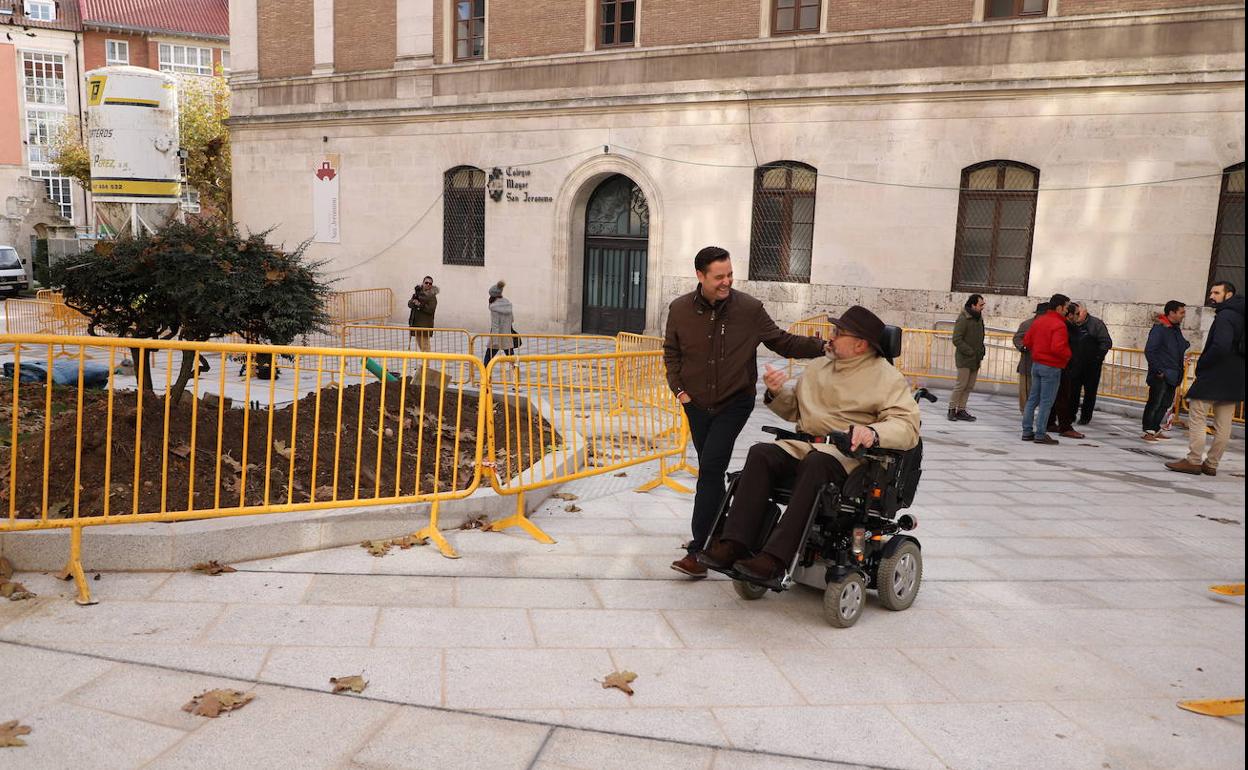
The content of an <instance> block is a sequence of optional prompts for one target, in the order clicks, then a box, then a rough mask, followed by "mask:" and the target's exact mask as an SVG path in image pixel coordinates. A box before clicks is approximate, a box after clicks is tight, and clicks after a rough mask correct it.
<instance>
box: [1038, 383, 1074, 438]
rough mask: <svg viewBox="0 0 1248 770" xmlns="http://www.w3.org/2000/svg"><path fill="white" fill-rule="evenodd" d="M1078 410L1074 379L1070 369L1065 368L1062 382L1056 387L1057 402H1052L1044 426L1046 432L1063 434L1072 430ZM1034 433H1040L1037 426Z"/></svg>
mask: <svg viewBox="0 0 1248 770" xmlns="http://www.w3.org/2000/svg"><path fill="white" fill-rule="evenodd" d="M1078 409H1079V399H1078V398H1077V397H1076V395H1075V377H1074V376H1073V375H1072V374H1071V370H1070V367H1066V368H1065V369H1063V370H1062V382H1061V384H1060V385H1058V386H1057V400H1056V401H1054V402H1053V409H1052V410H1050V412H1049V424H1048V425H1047V426H1046V428H1047V430H1048V432H1049V433H1053V432H1054V431H1056V432H1058V433H1063V432H1065V431H1068V430H1074V429H1075V413H1076V412H1077V411H1078ZM1036 432H1037V433H1039V432H1040V427H1039V426H1036Z"/></svg>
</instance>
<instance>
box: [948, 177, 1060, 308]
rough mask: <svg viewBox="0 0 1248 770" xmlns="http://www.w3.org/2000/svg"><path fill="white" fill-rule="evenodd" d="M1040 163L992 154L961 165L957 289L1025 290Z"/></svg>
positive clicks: (1029, 269)
mask: <svg viewBox="0 0 1248 770" xmlns="http://www.w3.org/2000/svg"><path fill="white" fill-rule="evenodd" d="M1039 186H1040V169H1038V168H1034V167H1032V166H1028V165H1026V164H1025V163H1017V162H1015V161H1012V160H990V161H987V162H984V163H977V164H975V165H974V166H969V167H967V168H965V169H963V170H962V192H961V196H960V199H959V202H958V232H957V239H956V241H955V246H954V254H953V291H970V292H981V293H992V294H1026V293H1027V281H1028V276H1029V274H1030V272H1031V242H1032V237H1033V235H1034V231H1035V226H1036V197H1037V192H1036V191H1037V189H1038V188H1039Z"/></svg>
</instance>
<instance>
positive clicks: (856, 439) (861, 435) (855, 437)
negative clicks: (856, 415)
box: [849, 425, 875, 452]
mask: <svg viewBox="0 0 1248 770" xmlns="http://www.w3.org/2000/svg"><path fill="white" fill-rule="evenodd" d="M873 446H875V431H873V430H871V429H870V428H866V427H863V426H861V425H855V426H854V427H853V428H851V429H850V431H849V450H850V451H851V452H852V451H854V450H856V449H858V447H866V448H867V449H870V448H871V447H873Z"/></svg>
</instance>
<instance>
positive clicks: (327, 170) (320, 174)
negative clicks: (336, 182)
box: [316, 160, 338, 180]
mask: <svg viewBox="0 0 1248 770" xmlns="http://www.w3.org/2000/svg"><path fill="white" fill-rule="evenodd" d="M336 176H338V172H337V171H334V167H333V166H331V165H329V161H327V160H326V161H321V167H320V168H318V169H317V170H316V178H317V179H320V180H325V179H330V180H332V179H333V178H334V177H336Z"/></svg>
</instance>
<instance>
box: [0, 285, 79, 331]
mask: <svg viewBox="0 0 1248 770" xmlns="http://www.w3.org/2000/svg"><path fill="white" fill-rule="evenodd" d="M57 296H58V297H59V296H60V295H57ZM87 323H88V321H87V317H86V316H85V315H83V314H82V313H79V312H78V311H77V310H74V309H73V308H71V307H69V306H68V305H66V304H65V303H64V302H62V301H60V300H59V299H56V300H43V299H6V300H5V301H4V332H5V334H64V335H74V336H85V335H86V333H87Z"/></svg>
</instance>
